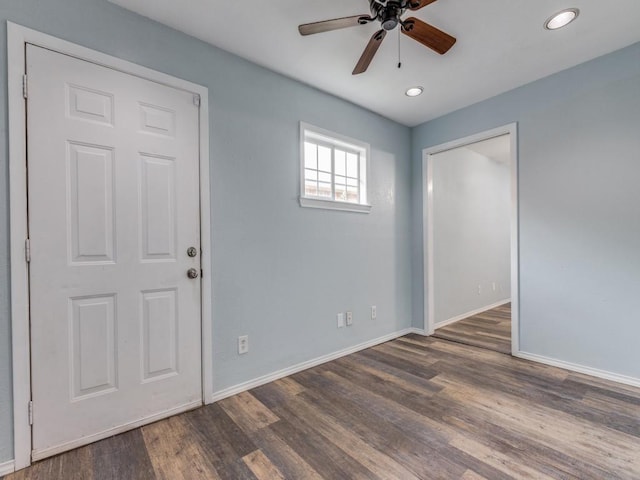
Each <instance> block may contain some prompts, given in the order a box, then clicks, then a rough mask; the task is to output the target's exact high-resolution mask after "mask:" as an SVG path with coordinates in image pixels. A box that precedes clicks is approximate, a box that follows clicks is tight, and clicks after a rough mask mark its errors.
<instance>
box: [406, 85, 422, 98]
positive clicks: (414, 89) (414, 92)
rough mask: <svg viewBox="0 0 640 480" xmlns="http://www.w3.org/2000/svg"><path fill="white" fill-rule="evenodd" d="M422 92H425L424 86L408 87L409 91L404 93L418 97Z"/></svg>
mask: <svg viewBox="0 0 640 480" xmlns="http://www.w3.org/2000/svg"><path fill="white" fill-rule="evenodd" d="M422 92H424V88H422V87H411V88H409V89H407V91H406V92H404V94H405V95H406V96H407V97H417V96H418V95H422Z"/></svg>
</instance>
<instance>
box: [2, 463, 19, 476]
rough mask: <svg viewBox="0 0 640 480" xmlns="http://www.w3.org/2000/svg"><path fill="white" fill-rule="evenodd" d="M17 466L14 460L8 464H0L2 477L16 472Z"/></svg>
mask: <svg viewBox="0 0 640 480" xmlns="http://www.w3.org/2000/svg"><path fill="white" fill-rule="evenodd" d="M15 470H16V468H15V464H14V461H13V460H9V461H8V462H3V463H0V477H3V476H5V475H9V474H10V473H13V472H15Z"/></svg>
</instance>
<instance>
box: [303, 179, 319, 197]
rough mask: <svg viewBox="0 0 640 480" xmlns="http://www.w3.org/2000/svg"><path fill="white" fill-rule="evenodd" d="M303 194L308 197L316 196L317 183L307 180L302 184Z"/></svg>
mask: <svg viewBox="0 0 640 480" xmlns="http://www.w3.org/2000/svg"><path fill="white" fill-rule="evenodd" d="M304 194H305V195H306V196H308V197H317V196H318V182H311V181H309V180H307V181H305V182H304Z"/></svg>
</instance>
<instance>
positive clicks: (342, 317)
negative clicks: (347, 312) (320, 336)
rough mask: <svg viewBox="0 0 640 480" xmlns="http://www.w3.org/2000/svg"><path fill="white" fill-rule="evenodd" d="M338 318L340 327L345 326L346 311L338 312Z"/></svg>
mask: <svg viewBox="0 0 640 480" xmlns="http://www.w3.org/2000/svg"><path fill="white" fill-rule="evenodd" d="M336 318H337V319H338V328H342V327H344V313H339V314H337V315H336Z"/></svg>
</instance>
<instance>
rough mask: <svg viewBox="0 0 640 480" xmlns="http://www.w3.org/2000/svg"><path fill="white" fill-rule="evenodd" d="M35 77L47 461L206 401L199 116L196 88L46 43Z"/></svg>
mask: <svg viewBox="0 0 640 480" xmlns="http://www.w3.org/2000/svg"><path fill="white" fill-rule="evenodd" d="M27 75H28V82H29V98H28V103H27V116H28V121H27V132H28V171H29V174H28V179H29V180H28V189H29V194H28V196H29V237H30V244H31V263H30V296H31V352H32V359H31V362H32V396H33V414H34V423H33V458H34V459H39V458H43V457H46V456H49V455H53V454H55V453H58V452H60V451H63V450H67V449H70V448H74V447H76V446H78V445H81V444H85V443H89V442H91V441H94V440H97V439H99V438H103V437H106V436H108V435H110V434H112V433H116V432H117V431H121V430H123V429H125V428H126V427H134V426H137V425H140V424H142V423H145V422H148V421H152V420H155V419H158V418H161V417H163V416H168V415H170V414H174V413H178V412H179V411H183V410H186V409H189V408H192V407H193V406H195V405H198V404H200V403H201V401H202V389H201V354H200V348H201V343H200V342H201V339H200V336H201V334H200V328H201V318H200V304H201V303H200V295H201V292H200V281H199V278H198V279H191V278H188V276H187V270H189V269H191V268H193V269H195V272H196V273H199V272H200V218H199V215H200V214H199V178H198V164H199V143H198V142H199V139H198V126H199V125H198V107H197V106H195V105H194V101H193V98H194V97H193V94H192V93H189V92H185V91H182V90H178V89H174V88H170V87H166V86H163V85H160V84H157V83H154V82H151V81H148V80H144V79H141V78H138V77H135V76H132V75H128V74H124V73H122V72H118V71H115V70H112V69H109V68H106V67H102V66H99V65H95V64H92V63H89V62H85V61H81V60H78V59H75V58H72V57H69V56H66V55H62V54H59V53H55V52H52V51H49V50H45V49H43V48H39V47H35V46H31V45H29V46H28V47H27ZM189 247H195V253H196V255H195V256H189V255H188V253H187V251H188V249H189ZM192 253H193V252H192Z"/></svg>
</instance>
